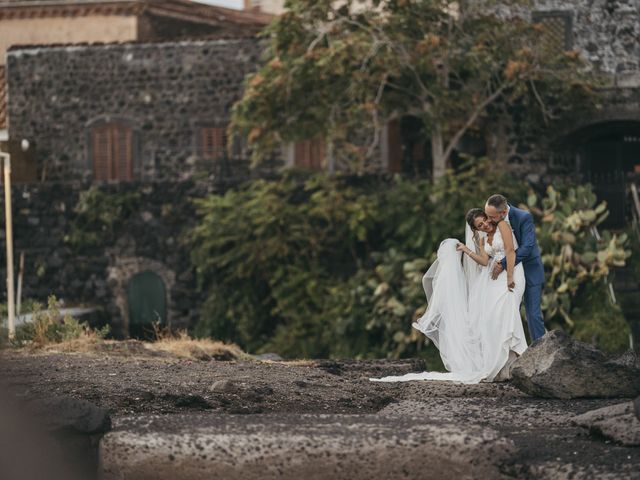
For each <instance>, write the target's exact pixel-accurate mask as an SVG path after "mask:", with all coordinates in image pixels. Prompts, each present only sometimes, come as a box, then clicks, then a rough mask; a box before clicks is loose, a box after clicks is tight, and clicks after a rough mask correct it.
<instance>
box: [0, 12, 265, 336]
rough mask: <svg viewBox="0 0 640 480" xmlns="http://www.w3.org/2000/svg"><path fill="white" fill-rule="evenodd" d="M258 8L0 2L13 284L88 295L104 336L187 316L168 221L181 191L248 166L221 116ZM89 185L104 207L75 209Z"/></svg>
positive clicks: (233, 92) (69, 296)
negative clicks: (94, 216)
mask: <svg viewBox="0 0 640 480" xmlns="http://www.w3.org/2000/svg"><path fill="white" fill-rule="evenodd" d="M268 19H269V17H268V16H265V15H262V14H257V13H252V12H250V13H247V12H240V11H234V10H229V9H224V8H219V7H212V6H207V5H202V4H197V3H195V2H189V1H183V0H177V1H162V2H159V1H146V0H139V1H138V0H137V1H104V2H101V1H92V0H76V1H47V2H41V1H28V0H25V1H17V0H12V1H0V48H1V49H2V51H3V52H2V53H3V54H2V58H1V63H0V65H1V66H0V69H1V70H2V71H1V72H0V73H2V75H1V76H0V79H2V80H3V81H0V94H3V95H1V96H0V98H2V99H3V101H2V102H0V113H2V120H0V122H2V123H1V124H0V130H2V128H8V131H9V135H10V138H11V139H12V140H11V141H10V143H9V144H8V145H3V146H2V148H3V149H6V148H7V147H8V148H9V150H10V151H11V153H12V177H13V180H14V184H15V185H16V187H14V190H13V204H14V212H15V214H14V227H15V247H16V255H20V254H24V255H25V268H24V296H25V297H27V298H36V299H38V300H40V301H46V298H47V296H48V295H49V294H51V293H54V294H56V295H57V296H58V298H61V299H63V300H64V301H65V303H66V304H71V305H73V304H78V303H83V304H89V305H94V306H98V307H99V309H100V312H101V318H102V319H103V320H105V321H108V322H109V323H110V324H111V326H112V329H113V331H114V333H115V334H116V335H119V336H126V335H129V334H132V335H138V336H139V335H141V334H145V330H148V329H149V328H150V323H151V321H153V320H160V321H161V322H162V323H163V324H171V325H172V326H174V327H187V326H189V325H192V324H193V322H194V320H195V318H196V315H197V310H198V305H200V304H201V299H200V298H199V293H198V291H197V285H196V280H195V276H194V272H193V267H192V265H191V262H190V261H189V252H188V251H186V250H185V249H184V248H181V247H180V241H181V239H180V233H181V232H182V231H183V230H184V227H185V226H186V225H188V223H189V222H190V221H191V220H192V219H193V218H194V205H193V203H192V199H193V198H199V197H202V196H204V195H206V194H207V193H208V192H210V191H211V190H212V189H222V188H224V187H225V186H224V185H223V184H222V183H221V181H220V180H222V179H224V181H225V182H230V181H231V182H232V181H235V180H236V179H237V178H242V179H246V178H247V176H248V175H249V173H248V168H247V167H248V163H247V161H246V155H245V152H244V146H243V145H241V144H239V143H237V144H236V145H234V148H233V149H232V151H231V152H230V154H229V153H227V152H228V150H227V149H225V148H224V144H225V132H224V129H225V127H226V122H227V119H228V114H229V108H230V106H231V105H232V103H233V102H234V101H235V99H237V98H238V96H239V95H240V94H241V91H242V82H243V77H244V75H245V74H246V73H247V72H248V71H250V70H252V69H253V68H255V65H256V64H257V56H258V52H259V48H258V45H257V42H256V41H255V40H254V39H253V37H254V36H255V34H256V33H257V32H258V31H259V30H260V29H261V28H262V27H263V26H264V25H265V24H266V22H267V21H268ZM5 50H7V51H6V52H5ZM5 77H6V82H5V81H4V80H5ZM7 92H9V93H8V95H6V93H7ZM22 139H28V140H29V141H30V144H31V146H30V148H29V150H28V151H27V152H26V153H24V152H22V151H21V150H20V149H19V148H17V147H18V145H19V143H20V141H21V140H22ZM231 161H233V163H231ZM194 179H199V180H200V181H199V182H194ZM91 185H96V186H98V188H96V189H93V190H91V189H90V186H91ZM132 195H133V197H132ZM96 198H98V200H95V199H96ZM123 198H124V199H126V198H135V201H134V202H133V203H132V204H131V205H129V206H128V207H126V208H125V207H124V206H123V205H121V204H119V203H118V202H119V201H120V200H119V199H123ZM86 199H89V200H86ZM91 199H93V201H94V203H93V205H94V207H95V205H96V202H97V204H98V207H97V208H99V209H101V210H100V211H101V212H102V213H101V215H103V216H110V217H111V218H112V219H113V220H114V222H107V223H108V224H104V223H101V222H100V221H98V223H95V222H94V223H91V221H89V220H87V218H85V217H84V216H83V215H82V214H81V213H78V209H79V208H81V206H82V205H83V202H85V203H84V204H86V201H91ZM87 222H89V223H87ZM92 226H93V227H95V230H92ZM81 231H85V234H83V236H84V237H86V233H87V232H88V233H89V236H91V235H93V236H94V237H95V238H93V237H92V238H91V239H90V241H88V240H87V238H84V240H83V239H80V241H77V240H78V239H77V238H76V237H77V235H75V234H76V233H78V232H81ZM3 232H4V230H3ZM3 235H4V233H2V236H3ZM2 270H4V268H3V269H2ZM2 274H3V275H4V272H3V273H2Z"/></svg>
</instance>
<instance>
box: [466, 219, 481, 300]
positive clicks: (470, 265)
mask: <svg viewBox="0 0 640 480" xmlns="http://www.w3.org/2000/svg"><path fill="white" fill-rule="evenodd" d="M465 227H466V228H465V235H464V243H465V245H466V246H467V248H469V250H471V251H472V252H475V253H480V252H479V250H480V235H483V234H482V233H481V232H475V233H474V232H473V230H471V227H470V226H469V224H468V223H466V222H465ZM462 267H463V268H464V276H465V278H466V281H467V293H470V292H471V288H472V285H473V284H474V283H475V281H476V280H477V278H478V276H479V275H480V271H481V270H480V265H478V264H477V263H476V262H474V261H473V260H472V259H470V258H469V257H468V256H467V255H463V256H462Z"/></svg>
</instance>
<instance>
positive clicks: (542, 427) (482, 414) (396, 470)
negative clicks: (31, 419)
mask: <svg viewBox="0 0 640 480" xmlns="http://www.w3.org/2000/svg"><path fill="white" fill-rule="evenodd" d="M0 365H1V370H2V372H1V373H0V381H3V382H4V383H5V384H6V388H5V390H6V391H8V392H9V393H10V396H11V397H12V398H14V399H15V398H18V399H22V400H24V401H27V400H33V399H41V398H47V397H52V396H59V395H65V396H71V397H74V398H78V399H84V400H87V401H89V402H91V403H93V404H95V405H98V406H100V407H104V408H105V409H107V410H108V411H109V413H110V414H111V418H112V424H113V430H112V432H111V433H109V434H108V435H107V436H106V437H104V439H103V440H102V445H103V451H102V456H103V465H102V467H101V468H102V469H103V470H104V471H105V472H107V473H109V475H111V476H109V475H107V476H106V477H105V478H114V479H115V478H184V479H192V478H193V479H195V478H204V477H202V476H199V475H201V474H202V475H204V474H203V473H202V472H200V473H199V472H198V469H197V468H195V467H194V468H195V469H191V470H190V469H189V468H191V467H193V466H194V465H202V466H203V467H202V468H205V467H206V468H207V469H208V470H206V472H208V474H209V475H210V474H211V471H212V470H211V468H215V469H217V471H219V472H227V474H226V475H222V476H219V477H216V478H234V477H233V476H232V475H231V473H230V472H233V471H236V470H234V468H236V467H237V465H235V464H234V463H233V461H231V460H229V458H235V457H234V455H236V456H238V458H242V459H243V461H245V463H244V464H243V465H244V467H243V468H245V474H244V475H243V476H242V475H241V476H238V477H237V478H280V477H285V476H286V475H285V474H286V473H287V472H289V474H290V475H289V477H288V478H296V477H298V478H299V477H300V476H303V475H304V476H307V477H308V478H328V477H334V478H350V479H354V478H396V477H397V478H400V477H403V478H445V477H447V476H451V477H452V478H454V477H455V478H464V477H467V478H487V475H490V476H494V475H495V476H502V477H505V478H525V479H529V478H532V479H533V478H548V479H556V478H567V479H569V478H576V479H582V478H584V479H587V478H588V479H593V478H611V479H635V478H638V479H640V447H624V446H621V445H618V444H616V443H614V442H611V441H609V440H605V439H603V438H601V437H596V436H592V435H590V434H589V431H588V430H587V429H585V428H583V427H580V426H578V425H577V424H576V423H575V422H574V421H573V420H572V419H573V418H574V417H575V416H577V415H579V414H583V413H585V412H588V411H590V410H594V409H597V408H601V407H605V406H609V405H614V404H617V403H621V402H624V401H625V400H624V399H608V400H607V399H573V400H553V399H541V398H532V397H529V396H527V395H525V394H524V393H522V392H520V391H519V390H517V389H516V388H515V387H513V386H512V385H510V384H509V383H497V384H488V383H487V384H479V385H457V384H450V383H444V382H434V381H429V382H407V383H398V384H380V383H374V382H370V381H369V380H368V379H369V377H378V376H384V375H396V374H403V373H407V372H409V371H420V370H423V369H425V365H424V364H423V363H422V362H421V361H417V360H416V361H386V360H379V361H353V360H345V361H326V360H324V361H323V360H315V361H288V362H285V361H257V360H244V361H238V360H232V361H216V360H208V361H197V360H188V359H180V358H176V357H173V356H171V355H168V354H167V355H162V354H153V355H150V354H149V353H147V352H144V351H140V350H136V349H135V348H133V349H130V348H127V349H125V350H124V351H112V352H102V353H83V354H72V353H56V352H48V353H29V354H27V353H20V352H17V351H15V350H5V351H3V352H1V353H0ZM231 434H233V435H232V436H230V435H231ZM456 435H457V436H456ZM232 437H233V439H232V440H230V438H232ZM263 437H264V438H269V439H271V440H270V442H271V443H270V445H272V447H270V448H271V450H270V451H268V452H266V453H265V452H262V454H261V455H260V456H258V457H255V456H253V457H252V456H251V455H250V454H249V453H248V451H246V450H243V449H242V448H240V447H239V445H243V443H242V442H243V441H247V439H249V438H251V439H253V440H252V442H255V441H256V439H260V438H263ZM458 437H459V438H458ZM168 438H170V439H171V440H166V439H168ZM292 438H294V439H297V440H295V442H294V444H295V445H307V447H306V448H302V449H301V450H300V451H299V452H298V453H299V455H298V456H296V455H295V454H294V453H292V452H294V451H298V450H296V448H294V445H292V444H291V442H292V441H293V440H292ZM157 439H163V440H162V441H161V442H159V443H158V441H157ZM242 439H244V440H242ZM305 439H306V440H305ZM372 439H373V440H372ZM141 442H142V443H144V445H145V448H143V449H142V450H144V451H145V452H146V453H145V455H146V457H145V458H144V459H143V458H142V457H139V456H138V457H136V458H135V462H134V463H135V464H136V468H139V470H136V471H135V472H134V471H133V470H129V471H128V473H126V472H125V471H126V468H130V465H132V464H133V463H132V462H133V460H122V459H123V458H126V457H127V455H128V454H124V453H123V452H131V451H132V449H133V450H134V451H135V450H136V448H137V447H136V445H138V446H140V445H141ZM154 442H155V443H154ZM167 442H168V443H167ZM172 442H173V443H172ZM176 442H183V443H185V444H189V445H192V446H194V447H193V448H194V449H196V450H201V451H200V452H199V453H200V455H199V457H197V458H196V457H194V456H193V452H191V451H188V449H187V450H185V449H184V448H183V447H182V446H180V448H177V447H176ZM229 442H231V446H230V445H228V443H229ZM152 444H153V445H156V446H155V447H154V448H150V447H149V445H152ZM203 445H204V446H203ZM214 447H215V448H214ZM209 450H210V451H209ZM267 450H269V448H267ZM194 451H195V450H194ZM203 451H204V452H208V453H203ZM216 451H220V452H225V453H224V455H221V456H217V457H216V455H215V452H216ZM234 452H235V453H234ZM367 452H369V454H367ZM367 455H369V456H367ZM429 455H431V456H429ZM181 456H182V457H181ZM176 457H178V460H180V459H182V461H183V463H182V464H181V465H182V466H181V467H180V469H179V471H180V472H182V476H179V477H178V476H175V471H172V470H171V468H172V467H171V465H176V464H177V463H176V462H177V460H176ZM223 457H224V459H225V460H224V462H227V463H224V462H222V460H221V458H223ZM249 457H251V458H253V460H252V461H253V462H254V463H253V464H252V465H249V463H250V462H249V463H246V462H248V460H247V458H249ZM296 458H298V460H299V459H300V458H303V459H304V461H303V462H300V461H298V460H296ZM167 459H169V460H167ZM269 459H270V460H269ZM276 459H279V460H277V461H276ZM350 459H351V460H350ZM367 459H368V460H367ZM165 460H166V461H167V462H168V463H167V465H165V466H164V467H162V468H161V469H160V471H163V472H165V473H167V475H165V476H162V475H160V474H159V473H158V470H156V471H155V473H153V472H152V473H150V471H151V470H149V468H151V467H150V465H152V466H153V465H155V467H154V468H157V467H158V465H162V461H165ZM127 461H128V462H129V464H127V465H129V466H127V465H124V466H123V464H124V463H127ZM270 461H271V462H272V463H273V464H274V465H276V464H277V465H278V467H277V468H276V467H274V468H273V469H272V470H269V469H268V468H266V466H265V462H267V463H268V462H270ZM145 462H146V463H145ZM198 462H199V463H198ZM221 462H222V463H221ZM229 462H230V463H229ZM314 462H315V463H314ZM178 463H179V462H178ZM361 463H362V464H361ZM141 465H146V467H144V468H147V470H145V469H144V468H143V467H141ZM301 465H303V466H301ZM367 465H368V467H367V468H365V466H367ZM400 465H401V466H402V468H400V467H399V466H400ZM467 465H468V468H467ZM185 466H187V467H189V468H186V467H185ZM294 466H295V468H294ZM312 466H313V469H312V471H310V470H309V469H311V468H312ZM303 467H304V468H303ZM265 468H266V469H265ZM305 468H306V469H307V470H305ZM329 468H331V469H333V470H331V472H330V471H329V470H326V469H329ZM252 469H253V470H252ZM323 469H325V470H323ZM294 471H295V472H296V473H295V474H293V473H291V472H294ZM132 472H133V473H132ZM323 472H324V473H323ZM372 472H373V473H372ZM375 472H377V474H376V473H375ZM447 472H448V474H447V475H445V473H447ZM443 475H444V477H443Z"/></svg>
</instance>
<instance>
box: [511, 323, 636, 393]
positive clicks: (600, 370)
mask: <svg viewBox="0 0 640 480" xmlns="http://www.w3.org/2000/svg"><path fill="white" fill-rule="evenodd" d="M511 375H512V377H511V381H512V382H513V384H514V385H515V386H516V387H518V388H519V389H520V390H522V391H523V392H525V393H527V394H529V395H532V396H535V397H547V398H562V399H569V398H621V397H622V398H624V397H629V398H631V397H635V396H637V395H640V361H639V360H638V358H637V356H636V354H635V353H634V352H628V353H626V354H625V355H623V356H622V357H620V358H618V359H615V360H611V359H609V358H607V357H606V356H605V354H604V353H602V352H600V351H599V350H597V349H596V348H594V347H593V346H591V345H588V344H586V343H582V342H578V341H576V340H573V339H572V338H571V337H569V336H568V335H567V334H566V333H564V332H562V331H560V330H554V331H552V332H549V333H547V334H546V335H545V336H544V337H542V338H541V339H539V340H537V341H536V342H534V343H533V344H532V345H531V347H529V348H528V349H527V350H526V351H525V352H524V353H523V354H522V356H520V358H518V360H516V362H515V363H514V365H513V368H512V370H511Z"/></svg>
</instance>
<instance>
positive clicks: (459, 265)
mask: <svg viewBox="0 0 640 480" xmlns="http://www.w3.org/2000/svg"><path fill="white" fill-rule="evenodd" d="M465 237H466V238H465V243H466V245H467V246H468V247H469V248H470V249H471V250H472V251H475V252H477V251H478V249H479V242H478V241H477V240H474V235H473V232H472V231H471V229H470V228H469V227H467V234H466V236H465ZM458 243H459V241H458V240H457V239H455V238H447V239H446V240H443V241H442V243H440V246H439V247H438V258H437V260H436V261H435V262H434V263H433V264H432V265H431V266H430V267H429V269H428V270H427V272H426V273H425V274H424V276H423V277H422V287H423V288H424V293H425V295H426V297H427V303H428V305H427V310H426V311H425V313H424V315H422V317H421V318H420V319H419V320H418V321H417V322H415V323H414V324H413V327H414V328H416V329H417V330H420V331H421V332H422V333H424V334H425V335H426V336H427V337H428V338H429V339H431V340H432V341H433V343H434V344H435V345H436V347H438V350H440V356H441V358H442V362H443V364H444V366H445V368H446V369H447V370H449V371H450V372H462V371H468V370H469V368H470V366H471V367H472V368H477V367H479V364H478V362H479V360H478V358H479V357H478V352H477V348H476V345H475V343H474V342H473V341H472V340H473V337H474V333H473V327H472V325H471V323H470V317H469V312H468V297H469V292H470V289H471V288H472V285H473V284H474V282H475V280H476V279H477V278H478V276H479V275H480V271H481V270H480V268H479V267H478V266H477V264H476V263H475V262H473V260H471V259H469V258H468V257H467V256H466V255H462V253H461V252H458V251H457V250H456V246H457V244H458Z"/></svg>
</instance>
